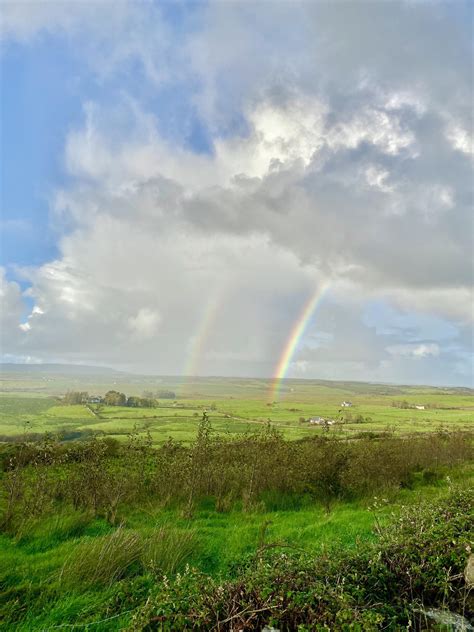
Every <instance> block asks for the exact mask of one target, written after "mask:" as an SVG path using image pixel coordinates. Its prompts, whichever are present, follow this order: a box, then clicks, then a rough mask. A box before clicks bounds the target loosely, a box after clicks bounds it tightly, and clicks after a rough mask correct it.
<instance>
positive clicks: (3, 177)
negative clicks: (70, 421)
mask: <svg viewBox="0 0 474 632" xmlns="http://www.w3.org/2000/svg"><path fill="white" fill-rule="evenodd" d="M0 14H1V35H0V64H1V77H0V78H1V83H2V88H1V156H0V164H1V172H0V187H1V190H0V203H1V217H0V229H1V241H0V300H1V313H0V332H1V339H0V343H1V359H2V361H4V362H20V363H21V362H26V363H41V362H48V363H49V362H65V363H73V364H97V365H103V366H112V367H115V368H118V369H122V370H128V371H134V372H141V373H150V374H163V375H203V376H204V375H223V376H249V377H252V376H255V377H271V376H275V375H278V376H280V377H283V376H286V377H294V378H317V379H335V380H337V379H346V380H347V379H353V380H364V381H377V382H396V383H402V384H434V385H458V386H472V385H473V333H472V331H473V330H472V321H473V290H472V288H473V234H474V233H473V228H474V226H473V214H472V202H473V190H472V186H473V177H472V176H473V173H472V156H473V141H472V136H473V113H472V112H473V110H472V105H473V101H474V99H473V96H474V91H473V75H474V73H473V61H472V60H473V56H472V52H473V51H472V26H473V6H472V3H470V2H462V1H457V2H447V3H438V2H430V1H418V0H417V1H415V0H406V1H403V2H402V1H400V2H398V1H387V2H385V1H382V0H380V1H378V2H362V1H359V0H351V1H350V2H341V1H337V2H316V1H315V2H303V3H299V2H293V1H292V2H284V1H278V2H277V1H260V2H250V1H245V2H244V1H242V2H230V1H229V2H227V1H225V2H224V1H219V2H191V1H182V2H180V1H176V2H171V1H170V2H154V1H140V0H134V1H126V0H114V2H108V1H107V0H103V1H102V2H97V3H96V2H94V1H89V2H76V1H74V0H70V1H69V2H64V3H63V2H60V1H58V2H23V1H21V0H20V1H17V2H12V3H9V2H1V4H0Z"/></svg>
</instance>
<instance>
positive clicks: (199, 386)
mask: <svg viewBox="0 0 474 632" xmlns="http://www.w3.org/2000/svg"><path fill="white" fill-rule="evenodd" d="M15 379H16V380H17V381H16V382H14V384H16V385H17V388H21V387H20V384H21V382H19V381H18V378H15ZM48 379H49V378H48ZM69 379H70V380H71V378H69ZM128 379H129V378H128ZM65 380H66V378H65V377H61V376H54V378H51V381H46V382H44V381H42V382H41V388H47V389H48V390H49V391H53V392H55V394H57V395H60V394H61V393H64V392H65V391H66V390H68V389H73V388H81V389H87V388H88V389H89V391H90V392H93V393H104V392H105V391H106V389H107V388H108V387H113V388H120V389H122V390H123V391H125V392H126V393H127V394H129V395H130V394H140V393H141V392H142V391H143V390H146V389H147V388H154V389H155V390H156V389H157V388H170V389H171V390H175V391H176V392H177V393H178V395H179V399H178V400H175V401H173V400H161V401H160V404H159V406H158V407H156V408H127V407H112V406H103V407H100V408H99V409H96V407H95V406H91V410H89V409H88V408H87V407H85V406H63V405H60V404H58V402H57V400H56V399H54V398H52V397H46V396H43V397H41V396H38V394H36V396H34V394H33V393H32V392H21V393H20V392H18V393H16V394H13V393H12V392H9V393H4V394H0V435H3V436H4V437H6V438H8V437H13V436H16V437H19V436H20V435H21V434H22V433H23V432H25V431H28V432H34V433H44V432H57V431H60V430H62V429H67V430H68V431H71V430H74V431H79V432H87V431H92V432H101V433H105V434H107V435H110V436H112V437H116V438H118V439H121V440H122V439H124V438H125V437H126V436H127V435H128V434H129V433H130V432H131V431H132V430H133V429H134V428H135V427H136V428H138V429H139V430H149V431H150V433H151V436H152V438H153V441H154V442H155V443H156V444H160V443H163V442H165V441H166V440H167V439H168V438H169V437H173V438H174V439H177V440H180V441H184V442H189V441H191V440H192V439H193V438H194V435H195V431H196V426H197V423H198V422H199V419H200V417H201V415H202V411H203V410H204V409H207V410H208V412H209V415H210V418H211V421H212V425H213V428H214V430H215V431H216V432H219V433H222V434H230V435H235V434H241V433H245V432H252V430H254V429H255V428H256V427H258V425H259V424H264V423H267V422H268V420H271V423H272V424H274V425H276V426H277V427H278V428H279V429H280V430H281V432H282V433H283V435H284V436H285V438H287V439H299V438H302V437H305V436H311V435H314V434H318V433H322V432H323V430H322V429H321V428H318V427H310V426H309V425H308V424H307V423H302V422H300V418H302V417H303V418H305V419H307V418H309V417H311V416H315V415H319V416H323V417H327V418H331V419H340V418H341V416H342V415H343V414H344V413H341V408H340V403H341V401H342V400H344V399H349V400H351V401H352V402H353V407H352V408H350V409H348V410H346V411H345V413H350V414H352V415H353V417H355V416H357V415H362V417H363V418H364V423H353V422H350V421H348V422H346V423H344V424H340V425H337V426H333V427H331V430H330V432H331V434H335V435H340V436H341V437H344V436H348V435H349V436H350V435H352V434H358V433H360V432H386V431H390V432H395V433H397V434H408V433H419V432H422V433H424V432H433V431H437V430H439V429H440V428H445V429H449V430H456V429H457V430H469V429H472V427H474V399H473V397H472V392H470V391H468V390H467V389H436V388H429V387H394V386H385V385H373V384H358V383H340V382H334V383H331V382H327V383H326V382H317V381H303V380H287V381H284V383H283V385H282V388H281V390H280V397H279V402H277V403H275V402H272V403H269V402H268V393H269V387H270V383H269V382H268V381H266V380H251V379H249V380H243V379H241V380H235V379H225V378H220V379H219V378H199V379H194V380H191V379H188V380H179V379H177V378H160V380H161V381H158V379H157V378H154V379H150V378H148V379H147V378H140V379H137V380H136V381H134V382H133V383H127V382H126V380H125V378H124V381H123V382H122V383H116V382H114V383H113V384H111V385H109V384H106V383H103V384H102V383H100V382H99V383H94V384H88V383H87V380H86V381H85V382H84V378H82V381H79V382H78V380H74V381H70V382H69V383H68V386H67V387H66V384H65ZM150 382H151V383H150ZM27 384H30V382H27ZM45 384H46V386H45ZM58 387H60V388H61V389H62V390H59V389H58V390H56V391H54V389H55V388H58ZM23 388H26V387H25V385H24V384H23ZM28 388H33V386H28ZM38 388H39V383H38ZM206 395H207V397H206ZM400 400H404V401H407V402H408V403H410V404H412V405H414V404H431V405H436V406H437V408H431V409H426V410H416V409H410V408H409V409H401V408H395V407H393V406H392V403H393V402H394V401H400Z"/></svg>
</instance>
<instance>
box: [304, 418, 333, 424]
mask: <svg viewBox="0 0 474 632" xmlns="http://www.w3.org/2000/svg"><path fill="white" fill-rule="evenodd" d="M309 423H310V424H312V425H316V426H325V425H326V426H332V425H333V424H334V423H335V421H334V419H324V417H311V418H310V420H309Z"/></svg>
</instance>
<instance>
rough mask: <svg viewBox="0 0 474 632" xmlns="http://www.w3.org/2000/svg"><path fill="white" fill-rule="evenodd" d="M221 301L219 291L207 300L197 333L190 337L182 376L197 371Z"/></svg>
mask: <svg viewBox="0 0 474 632" xmlns="http://www.w3.org/2000/svg"><path fill="white" fill-rule="evenodd" d="M221 303H222V296H221V295H220V293H217V294H216V295H215V296H214V297H213V298H211V299H210V300H209V301H208V303H207V305H206V307H205V309H204V311H203V313H202V316H201V319H200V321H199V325H198V328H197V333H196V335H195V336H193V337H192V339H191V345H190V347H191V349H190V353H189V355H188V360H187V362H186V365H185V368H184V371H183V376H184V377H193V376H195V375H197V373H198V371H199V363H200V360H201V358H202V356H203V354H204V349H205V345H206V343H207V341H208V339H209V337H210V335H211V332H212V330H213V328H214V324H215V322H216V319H217V314H218V311H219V307H220V305H221Z"/></svg>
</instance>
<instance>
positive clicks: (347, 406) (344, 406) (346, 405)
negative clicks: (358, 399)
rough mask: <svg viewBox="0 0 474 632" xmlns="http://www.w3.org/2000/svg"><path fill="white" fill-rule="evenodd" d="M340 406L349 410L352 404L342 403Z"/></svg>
mask: <svg viewBox="0 0 474 632" xmlns="http://www.w3.org/2000/svg"><path fill="white" fill-rule="evenodd" d="M341 406H342V407H343V408H350V407H351V406H352V402H342V404H341Z"/></svg>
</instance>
